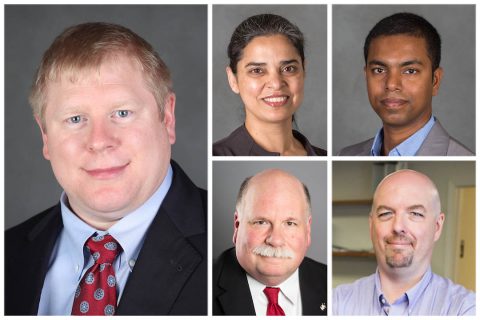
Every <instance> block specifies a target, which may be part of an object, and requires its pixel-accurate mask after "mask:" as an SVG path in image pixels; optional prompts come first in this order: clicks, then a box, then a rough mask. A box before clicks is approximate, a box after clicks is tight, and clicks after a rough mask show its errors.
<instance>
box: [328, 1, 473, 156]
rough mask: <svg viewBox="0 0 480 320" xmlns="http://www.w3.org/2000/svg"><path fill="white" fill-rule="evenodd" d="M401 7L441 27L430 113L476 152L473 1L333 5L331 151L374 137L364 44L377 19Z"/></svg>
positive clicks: (375, 125) (376, 124)
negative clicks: (439, 74)
mask: <svg viewBox="0 0 480 320" xmlns="http://www.w3.org/2000/svg"><path fill="white" fill-rule="evenodd" d="M404 11H407V12H412V13H416V14H419V15H421V16H423V17H424V18H426V19H427V20H428V21H429V22H430V23H431V24H432V25H433V26H434V27H435V28H436V29H437V31H438V32H439V34H440V37H441V39H442V60H441V62H440V66H441V67H443V69H444V75H443V80H442V83H441V86H440V91H439V94H438V95H437V96H436V97H434V98H433V114H434V115H435V116H436V117H437V118H438V119H439V120H440V122H441V123H442V125H443V126H444V128H445V129H446V130H447V131H448V133H450V135H452V136H453V137H454V138H456V139H457V140H459V141H460V142H462V143H463V144H465V145H466V146H467V147H468V148H469V149H470V150H472V151H473V152H475V6H473V5H334V6H333V9H332V15H333V17H332V20H333V21H332V23H333V29H332V32H333V36H332V38H333V39H332V42H333V48H332V59H333V67H332V78H333V79H332V86H333V93H332V99H333V101H332V104H333V106H332V109H333V111H332V126H333V129H332V130H333V133H332V134H333V137H332V141H333V154H337V153H338V152H339V151H340V149H341V148H344V147H346V146H349V145H352V144H355V143H358V142H361V141H364V140H366V139H369V138H371V137H373V136H374V135H375V134H376V132H377V131H378V129H380V128H381V126H382V122H381V120H380V118H378V116H377V115H376V113H375V112H374V111H373V110H372V108H371V106H370V103H369V101H368V96H367V89H366V84H365V77H364V73H363V67H364V65H365V60H364V58H363V44H364V41H365V37H366V36H367V34H368V32H369V31H370V29H371V28H373V26H374V25H375V24H376V23H377V22H378V21H380V20H381V19H382V18H384V17H387V16H389V15H391V14H394V13H397V12H404Z"/></svg>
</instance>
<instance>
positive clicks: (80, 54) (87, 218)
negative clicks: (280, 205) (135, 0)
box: [5, 23, 207, 315]
mask: <svg viewBox="0 0 480 320" xmlns="http://www.w3.org/2000/svg"><path fill="white" fill-rule="evenodd" d="M30 102H31V104H32V108H33V114H34V116H35V119H36V120H37V123H38V126H39V128H40V131H41V135H42V139H43V155H44V157H45V158H46V159H47V160H49V161H50V163H51V165H52V169H53V172H54V174H55V177H56V178H57V180H58V182H59V184H60V185H61V186H62V188H63V190H64V192H63V193H62V196H61V198H60V203H59V204H57V205H56V206H54V207H52V208H50V209H47V210H45V211H44V212H42V213H40V214H39V215H36V216H34V217H33V218H31V219H29V220H27V221H26V222H23V223H22V224H20V225H18V226H16V227H14V228H12V229H10V230H8V231H7V232H6V236H5V314H6V315H70V314H72V315H114V314H115V315H125V314H127V315H164V314H172V315H176V314H181V315H206V314H207V262H206V261H207V260H206V257H207V230H206V218H207V210H206V203H207V201H206V192H205V191H204V190H201V189H199V188H197V187H196V186H195V185H194V184H193V182H192V181H191V180H190V179H189V178H188V177H187V175H186V174H185V173H184V172H183V171H182V169H181V168H180V166H179V165H177V164H176V163H175V162H174V161H171V159H170V156H171V145H172V144H173V143H174V142H175V114H174V111H175V94H174V92H173V89H172V80H171V78H170V73H169V70H168V68H167V66H166V65H165V63H164V62H163V61H162V60H161V58H160V56H159V55H158V53H157V52H155V50H154V49H153V47H152V46H151V45H150V44H149V43H147V42H146V41H145V40H144V39H143V38H141V37H140V36H138V35H137V34H135V33H134V32H133V31H131V30H129V29H127V28H125V27H122V26H119V25H115V24H110V23H84V24H80V25H76V26H73V27H70V28H68V29H66V30H65V31H64V32H63V33H62V34H60V35H59V36H58V37H57V38H56V39H55V41H54V42H53V44H52V45H51V46H50V48H49V49H48V50H47V51H46V52H45V54H44V57H43V60H42V62H41V65H40V68H39V70H38V73H37V76H36V78H35V80H34V84H33V87H32V92H31V95H30Z"/></svg>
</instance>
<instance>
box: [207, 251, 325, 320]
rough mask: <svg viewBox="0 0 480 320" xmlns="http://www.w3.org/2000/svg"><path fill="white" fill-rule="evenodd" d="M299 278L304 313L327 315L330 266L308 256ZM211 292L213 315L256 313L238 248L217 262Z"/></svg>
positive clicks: (222, 255)
mask: <svg viewBox="0 0 480 320" xmlns="http://www.w3.org/2000/svg"><path fill="white" fill-rule="evenodd" d="M299 279H300V294H301V296H302V313H303V315H327V309H326V306H327V266H326V265H324V264H321V263H319V262H316V261H314V260H312V259H310V258H307V257H305V258H304V259H303V261H302V263H301V264H300V267H299ZM212 291H213V298H212V299H213V315H255V307H254V306H253V300H252V296H251V295H250V288H249V287H248V281H247V276H246V274H245V270H243V268H242V267H241V266H240V264H239V263H238V261H237V257H236V255H235V248H231V249H228V250H227V251H225V252H223V253H222V254H221V255H220V256H219V257H218V259H217V260H216V261H215V262H214V264H213V290H212ZM322 304H324V306H325V309H323V310H322V309H321V308H320V307H321V306H322Z"/></svg>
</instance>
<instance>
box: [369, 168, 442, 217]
mask: <svg viewBox="0 0 480 320" xmlns="http://www.w3.org/2000/svg"><path fill="white" fill-rule="evenodd" d="M400 190H404V192H408V191H410V193H411V194H415V195H417V196H421V197H424V198H425V201H426V203H428V204H429V206H430V208H431V210H432V212H433V213H435V216H438V215H439V214H440V212H441V203H440V196H439V195H438V190H437V187H436V186H435V184H434V183H433V181H432V180H430V178H429V177H428V176H426V175H425V174H423V173H420V172H418V171H415V170H410V169H403V170H398V171H395V172H393V173H391V174H389V175H387V176H386V177H385V178H383V180H382V181H381V182H380V183H379V184H378V186H377V189H376V190H375V193H374V194H373V204H372V211H371V212H370V213H372V212H373V211H374V210H376V208H377V207H378V206H379V205H381V204H379V203H378V201H379V200H380V199H383V198H384V196H385V195H387V194H397V195H398V196H399V197H402V196H406V195H405V194H404V193H399V192H400Z"/></svg>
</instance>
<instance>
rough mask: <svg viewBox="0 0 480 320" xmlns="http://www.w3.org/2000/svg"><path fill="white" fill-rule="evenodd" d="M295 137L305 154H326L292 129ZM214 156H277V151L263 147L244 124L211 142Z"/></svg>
mask: <svg viewBox="0 0 480 320" xmlns="http://www.w3.org/2000/svg"><path fill="white" fill-rule="evenodd" d="M292 134H293V136H294V137H295V139H297V140H298V141H300V143H301V144H302V145H303V148H305V150H306V151H307V156H326V155H327V151H326V150H323V149H321V148H318V147H315V146H312V145H311V144H310V141H308V139H307V138H306V137H305V136H304V135H303V134H301V133H300V132H298V131H297V130H293V131H292ZM212 151H213V155H214V156H279V155H280V153H278V152H270V151H267V150H265V149H263V148H262V147H261V146H260V145H258V144H257V143H256V142H255V140H253V138H252V136H251V135H250V133H248V131H247V128H246V127H245V124H243V125H241V126H240V127H238V128H237V129H235V131H233V132H232V133H231V134H230V135H229V136H228V137H226V138H223V139H221V140H219V141H217V142H215V143H214V144H213V148H212Z"/></svg>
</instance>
